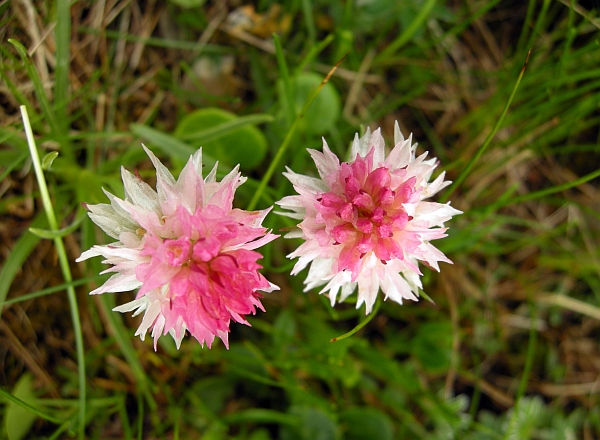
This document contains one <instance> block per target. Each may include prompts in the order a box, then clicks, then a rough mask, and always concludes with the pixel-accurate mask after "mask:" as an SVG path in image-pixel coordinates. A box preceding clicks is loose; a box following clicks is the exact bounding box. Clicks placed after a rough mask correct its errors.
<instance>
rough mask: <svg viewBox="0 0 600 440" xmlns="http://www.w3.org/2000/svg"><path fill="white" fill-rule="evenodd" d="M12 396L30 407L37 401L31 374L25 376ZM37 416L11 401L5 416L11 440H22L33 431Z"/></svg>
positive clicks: (5, 423) (14, 389) (16, 386)
mask: <svg viewBox="0 0 600 440" xmlns="http://www.w3.org/2000/svg"><path fill="white" fill-rule="evenodd" d="M12 395H13V396H15V397H16V398H17V399H20V400H22V401H23V402H25V403H28V404H30V405H32V404H33V402H34V401H35V393H34V391H33V377H32V376H31V374H29V373H25V374H23V375H22V376H21V377H20V378H19V380H18V382H17V384H16V385H15V387H14V388H13V390H12ZM36 418H37V416H36V415H35V413H33V412H32V411H31V410H29V409H28V408H25V407H24V406H22V405H20V404H19V403H17V402H14V401H10V402H9V403H8V405H7V406H6V413H5V414H4V426H5V428H6V433H7V434H8V438H9V439H10V440H20V439H22V438H23V437H25V435H27V433H28V432H29V430H30V429H31V426H32V425H33V422H35V419H36Z"/></svg>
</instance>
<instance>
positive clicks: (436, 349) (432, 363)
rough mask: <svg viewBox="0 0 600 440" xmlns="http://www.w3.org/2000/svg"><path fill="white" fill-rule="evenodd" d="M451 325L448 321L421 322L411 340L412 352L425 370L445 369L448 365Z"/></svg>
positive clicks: (450, 349)
mask: <svg viewBox="0 0 600 440" xmlns="http://www.w3.org/2000/svg"><path fill="white" fill-rule="evenodd" d="M451 351H452V325H451V324H450V322H447V321H446V322H427V323H424V324H421V325H420V326H419V328H418V333H417V334H416V336H415V337H414V338H413V341H412V354H413V355H414V356H415V357H417V359H419V361H420V362H421V363H422V364H423V367H425V368H426V369H427V370H430V371H445V370H446V369H447V368H448V366H449V365H450V353H451Z"/></svg>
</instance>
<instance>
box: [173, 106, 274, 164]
mask: <svg viewBox="0 0 600 440" xmlns="http://www.w3.org/2000/svg"><path fill="white" fill-rule="evenodd" d="M235 119H237V116H236V115H234V114H233V113H230V112H227V111H225V110H222V109H219V108H212V107H211V108H203V109H200V110H196V111H194V112H192V113H190V114H189V115H187V116H186V117H185V118H183V119H182V120H181V122H179V125H177V128H176V130H175V133H174V135H175V137H176V138H179V139H182V140H183V139H186V142H187V143H188V144H190V145H192V146H193V147H195V148H200V147H202V151H203V152H205V153H206V154H208V155H210V156H211V157H213V158H214V159H216V160H218V161H220V162H222V163H224V164H226V165H229V166H231V167H233V166H235V165H237V164H239V165H240V167H241V168H242V169H244V170H252V169H254V168H256V167H258V166H259V165H260V164H261V163H262V161H263V159H264V157H265V154H266V152H267V141H266V139H265V137H264V135H263V134H262V132H261V131H260V130H258V129H257V128H256V127H255V126H253V125H243V126H240V127H238V128H235V129H233V130H231V129H229V128H228V127H230V126H231V124H229V123H230V122H231V121H233V120H235ZM221 125H222V126H223V131H222V133H219V132H218V131H219V130H218V127H219V126H221ZM209 130H210V131H209ZM215 130H216V133H215ZM202 132H208V133H210V136H207V138H208V140H203V139H202V135H201V134H202Z"/></svg>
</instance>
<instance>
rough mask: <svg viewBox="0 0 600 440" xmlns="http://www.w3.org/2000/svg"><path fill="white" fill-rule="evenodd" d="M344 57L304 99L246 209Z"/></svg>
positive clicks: (253, 204)
mask: <svg viewBox="0 0 600 440" xmlns="http://www.w3.org/2000/svg"><path fill="white" fill-rule="evenodd" d="M344 58H345V56H344V57H343V58H342V59H341V60H339V61H338V62H337V63H336V65H335V66H333V68H332V69H331V70H330V71H329V73H328V74H327V76H326V77H325V79H323V81H322V82H321V84H319V86H318V87H317V88H316V89H315V91H314V92H313V93H312V95H310V96H309V98H308V99H307V100H306V103H305V104H304V107H302V110H301V111H300V113H298V115H297V116H296V119H295V120H294V123H293V124H292V126H291V127H290V129H289V130H288V132H287V134H286V136H285V138H284V139H283V142H282V143H281V145H280V146H279V149H278V150H277V153H276V154H275V157H274V158H273V160H272V161H271V164H270V165H269V168H268V169H267V172H266V173H265V175H264V176H263V178H262V180H261V181H260V183H259V185H258V188H257V189H256V192H255V193H254V196H253V197H252V200H250V203H249V204H248V211H252V210H253V209H254V208H256V205H257V204H258V201H259V200H260V198H261V196H262V194H263V193H264V191H265V188H266V187H267V184H268V183H269V181H270V180H271V177H273V173H275V170H276V169H277V167H278V165H279V162H281V159H282V158H283V156H284V154H285V152H286V151H287V149H288V147H289V145H290V142H291V140H292V136H293V135H294V133H295V132H296V129H297V128H298V124H299V123H300V121H301V120H302V118H303V117H304V115H305V114H306V111H307V110H308V108H309V107H310V105H311V104H312V102H313V101H314V100H315V98H316V97H317V95H318V94H319V92H320V91H321V89H322V88H323V87H324V86H325V84H327V82H328V81H329V78H331V75H333V72H335V71H336V69H337V68H338V66H339V65H340V64H341V62H342V61H343V60H344Z"/></svg>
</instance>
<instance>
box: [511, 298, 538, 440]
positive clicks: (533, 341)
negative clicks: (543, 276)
mask: <svg viewBox="0 0 600 440" xmlns="http://www.w3.org/2000/svg"><path fill="white" fill-rule="evenodd" d="M530 307H531V326H530V327H529V343H528V344H527V357H526V358H525V368H524V369H523V376H521V381H520V382H519V389H518V390H517V397H516V399H515V406H514V407H513V411H512V416H511V418H510V422H509V423H508V429H507V430H506V432H505V433H504V438H505V439H507V438H510V437H512V433H513V430H514V429H515V423H517V419H518V418H519V404H520V403H521V398H522V397H523V395H524V394H525V389H526V388H527V383H528V382H529V376H530V375H531V369H532V368H533V359H534V357H535V348H536V345H537V333H538V332H537V329H536V328H535V321H536V319H537V309H536V306H535V304H534V303H533V302H531V303H530Z"/></svg>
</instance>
